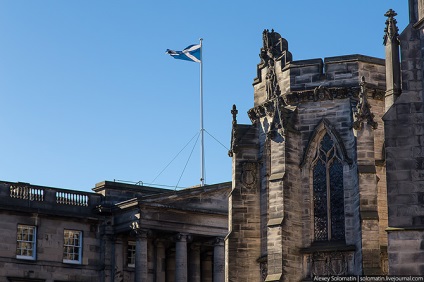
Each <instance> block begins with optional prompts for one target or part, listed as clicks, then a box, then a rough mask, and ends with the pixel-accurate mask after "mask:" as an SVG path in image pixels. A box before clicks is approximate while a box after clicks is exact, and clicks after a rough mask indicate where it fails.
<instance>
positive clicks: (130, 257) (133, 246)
mask: <svg viewBox="0 0 424 282" xmlns="http://www.w3.org/2000/svg"><path fill="white" fill-rule="evenodd" d="M136 244H137V242H136V241H128V243H127V252H126V254H127V255H126V259H127V263H126V264H127V267H131V268H135V254H136V251H135V250H136ZM130 246H131V254H130ZM131 261H133V263H130V262H131Z"/></svg>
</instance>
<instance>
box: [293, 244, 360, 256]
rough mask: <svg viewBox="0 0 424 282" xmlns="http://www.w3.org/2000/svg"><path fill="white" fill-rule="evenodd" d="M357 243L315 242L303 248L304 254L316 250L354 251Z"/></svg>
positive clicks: (301, 251) (301, 250)
mask: <svg viewBox="0 0 424 282" xmlns="http://www.w3.org/2000/svg"><path fill="white" fill-rule="evenodd" d="M355 250H356V247H355V245H346V244H345V242H344V241H328V242H313V243H312V244H311V246H310V247H306V248H301V249H300V250H299V251H300V253H302V254H310V253H314V252H353V251H355Z"/></svg>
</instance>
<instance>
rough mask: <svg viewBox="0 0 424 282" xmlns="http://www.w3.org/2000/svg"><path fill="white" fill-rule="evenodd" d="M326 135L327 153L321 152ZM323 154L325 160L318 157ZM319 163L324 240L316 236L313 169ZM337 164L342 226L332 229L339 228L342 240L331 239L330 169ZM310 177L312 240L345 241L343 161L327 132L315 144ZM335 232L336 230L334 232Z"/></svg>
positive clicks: (335, 143) (335, 144) (334, 142)
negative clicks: (340, 180) (340, 168)
mask: <svg viewBox="0 0 424 282" xmlns="http://www.w3.org/2000/svg"><path fill="white" fill-rule="evenodd" d="M327 135H328V138H329V139H330V140H331V142H332V144H331V148H329V149H328V150H327V151H323V150H322V142H324V138H325V136H327ZM321 152H324V154H325V155H326V158H325V160H324V159H323V158H321V157H320V153H321ZM319 162H320V163H321V165H323V167H324V169H325V189H324V190H325V200H326V203H325V206H326V230H325V232H326V237H327V238H326V239H325V240H324V239H322V238H318V239H317V237H318V235H317V230H316V216H315V201H316V200H315V177H314V173H315V168H316V166H317V165H318V163H319ZM336 162H338V163H339V164H340V165H341V167H342V171H341V176H342V191H341V193H342V198H343V201H342V202H343V204H342V208H343V220H342V222H343V224H342V226H338V225H337V226H336V225H335V226H334V228H340V229H341V230H342V231H343V236H342V237H343V238H332V237H333V231H335V230H336V229H335V230H333V225H334V224H333V218H332V217H333V212H332V210H333V207H332V192H334V191H332V184H331V177H330V176H331V169H332V166H333V165H334V164H335V163H336ZM310 169H311V176H312V179H311V180H312V230H313V232H312V234H313V236H312V237H313V240H314V241H315V242H332V241H341V240H345V239H346V224H345V220H346V215H345V201H344V183H343V178H344V175H343V174H344V173H343V161H342V158H341V157H340V155H339V152H338V148H337V142H336V141H335V140H334V139H333V137H332V136H331V134H329V132H325V133H324V134H323V135H322V137H321V138H320V139H319V142H318V143H317V147H316V156H315V158H314V159H313V161H312V164H311V167H310ZM336 231H337V230H336Z"/></svg>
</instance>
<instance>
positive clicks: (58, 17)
mask: <svg viewBox="0 0 424 282" xmlns="http://www.w3.org/2000/svg"><path fill="white" fill-rule="evenodd" d="M407 6H408V4H407V1H400V0H372V1H370V0H356V1H344V0H342V1H341V0H321V1H316V0H303V1H267V2H264V1H250V0H247V1H239V0H234V1H223V0H215V1H190V0H183V1H172V2H171V1H159V0H158V1H139V0H137V1H136V0H122V1H112V0H102V1H100V0H90V1H86V0H84V1H83V0H72V1H64V0H63V1H58V0H43V1H41V0H38V1H36V0H33V1H21V0H2V1H0V35H1V42H2V43H1V44H0V105H1V111H0V128H1V131H0V132H1V137H0V159H1V162H0V179H1V180H6V181H22V182H29V183H31V184H37V185H46V186H53V187H60V188H67V189H77V190H84V191H90V189H91V188H93V187H94V185H95V183H97V182H100V181H103V180H114V179H117V180H126V181H133V182H137V181H143V182H144V183H146V184H149V183H152V182H153V180H154V179H155V178H156V180H155V182H154V183H155V184H160V185H167V186H169V187H170V188H172V187H174V186H176V185H177V183H179V184H178V186H180V187H188V186H192V185H197V184H199V178H200V168H199V167H200V156H199V151H200V149H199V144H197V145H196V146H195V147H194V149H193V146H194V145H195V142H194V140H195V139H196V138H194V140H193V141H192V142H191V143H189V140H191V139H192V138H193V137H195V136H196V135H197V134H198V133H199V65H198V64H196V63H191V62H187V61H179V60H174V59H172V58H170V57H169V56H168V55H166V54H165V50H166V49H168V48H169V49H174V50H182V49H183V48H185V47H187V46H188V45H190V44H195V43H198V42H199V38H201V37H202V38H203V39H204V41H203V45H204V49H203V59H204V60H203V61H204V125H205V129H206V131H207V132H206V134H205V146H206V148H205V158H206V182H207V183H208V184H213V183H218V182H224V181H230V180H231V159H230V158H229V157H228V155H227V149H226V148H224V147H223V146H222V145H221V144H220V143H218V142H216V141H215V140H214V139H213V138H212V137H211V136H210V135H212V136H213V137H214V138H216V139H217V140H219V142H221V143H222V144H223V145H225V146H226V147H227V148H228V147H229V143H230V133H231V120H232V117H231V114H230V110H231V107H232V105H233V104H236V105H237V107H238V110H239V115H238V121H239V123H250V121H249V119H248V117H247V114H246V112H247V110H248V109H250V108H251V107H252V105H253V87H252V82H253V79H254V77H255V75H256V65H257V64H258V63H259V56H258V54H259V50H260V47H261V44H262V31H263V30H264V29H274V30H275V31H277V32H279V33H280V34H281V35H282V36H283V37H284V38H286V39H287V40H288V42H289V50H290V51H291V53H292V54H293V59H294V60H302V59H313V58H324V57H331V56H338V55H348V54H363V55H369V56H375V57H380V58H383V57H384V47H383V45H382V38H383V30H384V27H385V24H384V23H385V17H384V13H385V12H386V11H387V10H388V9H389V8H392V9H394V10H395V11H396V12H397V13H398V14H399V15H398V16H397V20H398V26H399V28H400V30H402V29H403V28H404V27H405V26H406V24H407V21H408V14H407V8H408V7H407ZM209 134H210V135H209ZM187 144H188V145H187ZM186 145H187V146H186ZM184 146H186V148H185V149H184V150H182V149H183V147H184ZM181 150H182V151H181ZM192 150H193V153H192V155H191V158H189V156H190V152H191V151H192ZM180 151H181V153H180V154H179V155H178V156H177V154H178V153H179V152H180ZM176 156H177V157H176ZM175 157H176V158H175ZM174 158H175V160H174V161H173V162H171V161H172V160H173V159H174ZM168 164H169V166H168V167H167V168H166V169H165V170H164V171H163V172H162V174H160V172H161V171H162V170H163V169H164V168H165V167H166V166H167V165H168ZM186 164H187V167H186V169H185V172H184V173H183V174H182V172H183V169H184V167H185V166H186ZM159 174H160V175H159ZM158 175H159V176H158ZM180 177H181V179H180ZM179 179H180V180H179Z"/></svg>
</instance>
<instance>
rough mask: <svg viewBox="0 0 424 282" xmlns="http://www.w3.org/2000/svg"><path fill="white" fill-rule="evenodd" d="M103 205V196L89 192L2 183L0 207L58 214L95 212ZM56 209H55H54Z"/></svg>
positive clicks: (19, 183) (20, 183)
mask: <svg viewBox="0 0 424 282" xmlns="http://www.w3.org/2000/svg"><path fill="white" fill-rule="evenodd" d="M101 203H102V195H100V194H96V193H89V192H81V191H73V190H66V189H58V188H50V187H43V186H35V185H31V184H29V183H23V182H16V183H13V182H0V205H2V206H13V207H15V208H17V209H19V207H26V208H27V207H32V208H37V209H38V210H50V211H52V210H54V211H57V212H61V211H62V212H64V213H68V212H71V213H72V212H73V211H75V212H78V213H80V212H81V208H82V209H85V211H86V213H91V212H93V210H94V208H95V207H96V206H98V205H100V204H101ZM52 208H54V209H52Z"/></svg>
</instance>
